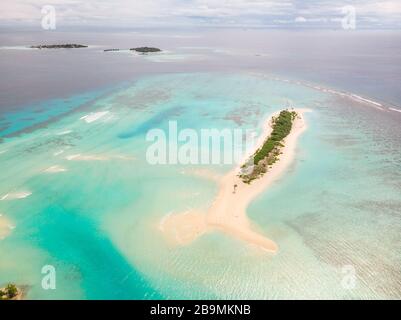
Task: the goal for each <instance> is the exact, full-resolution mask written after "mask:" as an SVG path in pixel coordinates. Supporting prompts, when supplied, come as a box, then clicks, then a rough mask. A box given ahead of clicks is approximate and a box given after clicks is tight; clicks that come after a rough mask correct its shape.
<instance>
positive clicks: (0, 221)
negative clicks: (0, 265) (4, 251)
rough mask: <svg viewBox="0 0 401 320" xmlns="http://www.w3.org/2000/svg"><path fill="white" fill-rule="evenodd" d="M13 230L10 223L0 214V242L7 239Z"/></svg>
mask: <svg viewBox="0 0 401 320" xmlns="http://www.w3.org/2000/svg"><path fill="white" fill-rule="evenodd" d="M14 228H15V226H14V225H13V224H12V223H11V221H10V220H9V219H8V218H6V217H5V216H4V215H2V214H1V213H0V240H3V239H5V238H6V237H8V236H9V235H10V233H11V232H12V230H13V229H14Z"/></svg>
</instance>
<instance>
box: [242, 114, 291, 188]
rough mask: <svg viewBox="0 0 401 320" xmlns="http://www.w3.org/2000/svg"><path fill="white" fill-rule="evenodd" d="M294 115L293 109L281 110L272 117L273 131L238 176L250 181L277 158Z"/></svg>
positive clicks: (260, 174) (263, 172)
mask: <svg viewBox="0 0 401 320" xmlns="http://www.w3.org/2000/svg"><path fill="white" fill-rule="evenodd" d="M296 116H297V113H296V112H295V111H288V110H283V111H281V112H280V114H279V115H278V116H277V117H273V119H272V121H273V124H272V127H273V131H272V133H271V135H270V137H269V138H267V140H266V141H265V142H264V143H263V146H262V147H261V148H260V149H258V150H257V151H256V153H255V154H254V155H253V157H252V158H253V163H251V164H252V167H250V166H249V165H244V166H243V167H242V171H243V173H242V174H240V177H241V178H242V180H243V181H244V182H245V183H250V182H251V181H252V180H254V179H257V178H258V177H260V176H262V175H263V174H265V173H266V172H267V168H268V166H271V165H273V164H274V163H275V162H276V161H277V160H278V156H279V155H280V153H281V148H282V147H284V145H283V143H282V141H283V139H284V138H285V137H287V136H288V135H289V133H290V132H291V129H292V123H293V121H294V120H295V117H296ZM251 160H252V159H251ZM251 162H252V161H251ZM247 171H251V172H247Z"/></svg>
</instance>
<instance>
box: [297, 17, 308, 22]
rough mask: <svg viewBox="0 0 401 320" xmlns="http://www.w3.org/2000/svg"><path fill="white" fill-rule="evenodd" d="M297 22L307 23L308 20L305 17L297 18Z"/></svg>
mask: <svg viewBox="0 0 401 320" xmlns="http://www.w3.org/2000/svg"><path fill="white" fill-rule="evenodd" d="M294 21H295V22H306V21H307V20H306V19H305V18H304V17H296V18H295V20H294Z"/></svg>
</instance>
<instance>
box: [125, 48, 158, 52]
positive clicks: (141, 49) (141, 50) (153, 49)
mask: <svg viewBox="0 0 401 320" xmlns="http://www.w3.org/2000/svg"><path fill="white" fill-rule="evenodd" d="M130 50H131V51H136V52H140V53H154V52H161V51H162V50H161V49H159V48H152V47H139V48H131V49H130Z"/></svg>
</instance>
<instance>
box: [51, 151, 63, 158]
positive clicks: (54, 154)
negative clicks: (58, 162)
mask: <svg viewBox="0 0 401 320" xmlns="http://www.w3.org/2000/svg"><path fill="white" fill-rule="evenodd" d="M62 153H64V150H59V151H56V152H55V153H53V156H55V157H57V156H58V155H60V154H62Z"/></svg>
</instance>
